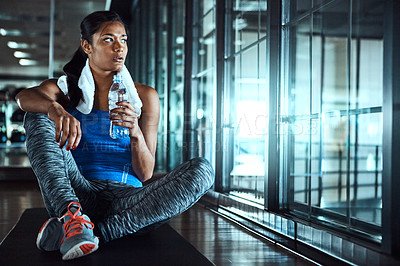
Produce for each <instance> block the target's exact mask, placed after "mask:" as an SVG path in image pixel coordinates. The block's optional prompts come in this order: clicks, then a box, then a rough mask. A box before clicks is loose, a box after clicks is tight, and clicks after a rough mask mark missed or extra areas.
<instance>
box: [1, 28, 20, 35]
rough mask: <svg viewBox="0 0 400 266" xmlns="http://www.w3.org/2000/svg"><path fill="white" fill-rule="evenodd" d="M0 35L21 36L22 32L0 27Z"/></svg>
mask: <svg viewBox="0 0 400 266" xmlns="http://www.w3.org/2000/svg"><path fill="white" fill-rule="evenodd" d="M0 35H2V36H21V35H22V32H21V31H20V30H6V29H3V28H0Z"/></svg>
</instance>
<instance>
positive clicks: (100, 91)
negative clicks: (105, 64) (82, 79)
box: [91, 69, 115, 111]
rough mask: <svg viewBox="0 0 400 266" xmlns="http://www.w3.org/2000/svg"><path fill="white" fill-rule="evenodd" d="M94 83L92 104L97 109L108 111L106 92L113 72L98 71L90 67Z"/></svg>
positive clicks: (111, 80)
mask: <svg viewBox="0 0 400 266" xmlns="http://www.w3.org/2000/svg"><path fill="white" fill-rule="evenodd" d="M91 71H92V74H93V79H94V84H95V92H94V104H93V107H94V108H96V109H97V110H101V111H108V92H109V90H110V87H111V85H112V82H113V76H114V74H115V72H113V71H109V72H103V71H102V72H99V71H96V70H94V69H91Z"/></svg>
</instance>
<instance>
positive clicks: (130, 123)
mask: <svg viewBox="0 0 400 266" xmlns="http://www.w3.org/2000/svg"><path fill="white" fill-rule="evenodd" d="M117 105H118V106H120V107H117V108H114V109H112V110H111V112H110V119H111V120H112V121H113V124H114V125H116V126H121V127H126V128H128V129H129V137H131V138H137V137H138V136H139V134H140V133H141V131H140V128H139V123H138V115H137V114H136V110H135V108H134V107H133V106H132V105H131V104H130V103H129V102H126V101H122V102H117ZM118 120H120V121H123V122H117V121H118Z"/></svg>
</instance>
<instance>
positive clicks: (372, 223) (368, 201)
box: [281, 0, 383, 236]
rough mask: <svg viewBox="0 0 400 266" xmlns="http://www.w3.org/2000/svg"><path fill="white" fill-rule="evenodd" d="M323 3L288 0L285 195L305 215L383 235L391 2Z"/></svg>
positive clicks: (284, 76)
mask: <svg viewBox="0 0 400 266" xmlns="http://www.w3.org/2000/svg"><path fill="white" fill-rule="evenodd" d="M320 2H321V1H320ZM320 2H318V3H317V2H315V1H314V2H311V1H285V5H284V8H285V9H284V10H283V14H285V15H284V18H283V22H284V23H287V25H286V26H285V27H284V28H283V29H284V32H283V34H282V36H283V40H282V43H283V45H284V48H283V55H282V58H284V60H287V62H288V67H284V68H283V73H282V84H285V89H284V90H283V91H282V92H281V103H282V106H283V107H284V108H285V109H284V110H283V111H282V115H283V117H282V119H281V120H283V121H287V126H288V129H289V131H288V133H289V134H288V136H286V137H287V138H288V145H287V146H285V145H284V143H286V142H281V152H283V153H284V154H283V157H284V158H285V160H284V161H286V162H289V166H288V167H289V169H290V170H289V171H288V172H289V173H288V174H287V177H286V180H287V181H286V182H288V184H289V185H288V187H289V190H288V191H287V193H288V194H289V195H287V196H286V197H283V198H287V199H288V201H289V208H290V209H291V210H296V211H300V212H297V213H302V214H304V217H314V218H317V219H323V220H324V221H329V220H331V221H335V222H340V223H343V224H345V225H346V226H347V227H349V228H352V229H355V230H361V231H363V232H366V233H369V234H371V235H375V236H376V235H377V234H379V233H380V230H379V226H380V225H381V208H382V204H381V194H382V183H381V182H382V176H381V172H382V84H383V78H382V77H383V42H382V32H383V28H382V25H383V17H382V15H380V14H381V12H383V11H382V10H383V3H381V2H379V1H373V0H370V1H342V0H337V1H330V2H326V4H324V5H320ZM311 4H313V5H314V6H311ZM300 7H302V8H300ZM350 10H352V12H350ZM350 22H352V24H350ZM287 98H288V99H287ZM284 127H285V125H284ZM281 167H284V165H283V164H282V165H281ZM281 172H282V173H286V172H285V171H281Z"/></svg>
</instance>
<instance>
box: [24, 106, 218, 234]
mask: <svg viewBox="0 0 400 266" xmlns="http://www.w3.org/2000/svg"><path fill="white" fill-rule="evenodd" d="M24 126H25V130H26V147H27V152H28V156H29V160H30V162H31V165H32V168H33V171H34V172H35V174H36V177H37V179H38V183H39V187H40V190H41V193H42V196H43V200H44V203H45V205H46V209H47V211H48V213H49V215H50V216H51V217H61V216H62V215H63V212H64V211H65V210H66V208H67V206H68V204H69V203H70V202H72V201H76V202H79V203H80V204H81V206H82V210H83V212H84V213H85V214H87V215H88V216H89V217H90V218H91V220H92V222H94V223H95V226H96V227H97V228H96V233H97V234H100V235H98V236H100V239H101V240H103V241H104V242H108V241H111V240H113V239H117V238H120V237H123V236H125V235H128V234H133V233H141V232H143V231H146V230H149V229H151V228H153V227H156V225H158V224H162V223H163V222H166V221H167V220H169V219H170V218H172V217H174V216H175V215H178V214H180V213H182V212H183V211H185V210H187V209H188V208H190V207H191V206H192V205H193V204H194V203H196V202H197V201H198V200H199V199H200V197H201V196H203V195H204V194H205V193H206V192H207V190H208V189H209V188H210V187H211V186H212V184H213V182H214V172H213V169H212V167H211V165H210V163H209V162H208V161H207V160H206V159H204V158H195V159H192V160H190V161H188V162H185V163H183V164H182V165H180V166H178V167H177V168H175V169H174V170H173V171H171V172H170V173H169V174H167V175H166V176H165V177H162V178H160V179H158V180H156V181H154V182H152V183H150V184H149V185H147V186H144V187H142V188H134V187H133V186H131V185H128V184H125V183H120V182H116V181H109V180H87V179H85V178H84V177H83V176H82V175H81V173H80V171H79V170H78V167H77V165H76V163H75V161H74V158H73V157H72V154H71V152H69V151H66V150H65V149H60V148H59V147H58V143H56V142H55V125H54V123H53V122H52V121H51V120H50V119H49V118H48V117H47V115H44V114H39V113H27V114H26V115H25V120H24Z"/></svg>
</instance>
